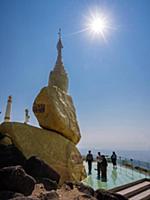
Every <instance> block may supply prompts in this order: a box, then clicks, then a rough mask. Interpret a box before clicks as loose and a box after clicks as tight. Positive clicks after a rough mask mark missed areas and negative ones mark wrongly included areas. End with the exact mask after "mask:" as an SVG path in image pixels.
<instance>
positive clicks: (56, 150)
mask: <svg viewBox="0 0 150 200" xmlns="http://www.w3.org/2000/svg"><path fill="white" fill-rule="evenodd" d="M0 132H1V133H4V134H6V133H7V135H9V136H10V137H11V138H12V141H13V143H14V144H15V146H16V147H17V148H18V149H19V150H20V151H21V152H22V153H23V155H24V156H25V157H26V158H27V159H28V158H29V157H31V156H38V157H39V158H40V159H42V160H43V161H45V162H46V163H47V164H48V165H49V166H50V167H52V168H53V169H54V170H55V171H56V172H57V173H59V174H60V176H61V178H60V184H62V183H63V182H64V181H66V180H67V181H68V180H71V181H81V180H83V179H84V178H85V176H86V173H85V168H84V166H83V161H82V157H81V155H80V152H79V151H78V149H77V148H76V146H75V145H74V144H73V143H72V142H71V141H69V140H68V139H66V138H65V137H63V136H61V135H59V134H57V133H55V132H53V131H48V130H44V129H40V128H37V127H34V126H30V125H27V124H23V123H18V122H4V123H3V124H1V125H0Z"/></svg>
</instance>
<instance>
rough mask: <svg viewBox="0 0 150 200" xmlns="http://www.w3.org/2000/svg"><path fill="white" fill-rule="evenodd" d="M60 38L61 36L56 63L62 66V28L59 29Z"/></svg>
mask: <svg viewBox="0 0 150 200" xmlns="http://www.w3.org/2000/svg"><path fill="white" fill-rule="evenodd" d="M58 36H59V40H58V43H57V51H58V55H57V61H56V63H57V64H58V63H59V64H60V63H62V52H61V49H62V48H63V45H62V41H61V29H60V28H59V32H58Z"/></svg>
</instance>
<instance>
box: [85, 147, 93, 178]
mask: <svg viewBox="0 0 150 200" xmlns="http://www.w3.org/2000/svg"><path fill="white" fill-rule="evenodd" d="M86 162H88V174H89V175H90V174H91V171H92V162H93V155H92V154H91V151H89V153H88V154H87V156H86Z"/></svg>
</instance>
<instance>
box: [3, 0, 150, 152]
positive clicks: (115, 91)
mask: <svg viewBox="0 0 150 200" xmlns="http://www.w3.org/2000/svg"><path fill="white" fill-rule="evenodd" d="M95 10H98V11H99V12H103V13H105V14H106V15H107V16H109V18H110V21H111V23H112V26H113V27H114V29H115V30H110V31H109V32H108V35H107V37H106V40H107V42H104V40H103V39H102V38H100V37H95V38H92V37H91V35H90V34H89V32H88V31H85V32H81V33H79V34H73V33H75V32H76V31H79V30H82V29H84V28H85V24H86V20H87V18H89V16H90V12H93V13H94V12H95ZM0 24H1V27H0V75H1V80H0V110H1V111H2V114H1V115H0V121H1V122H2V121H3V117H4V113H5V107H6V101H7V97H8V95H12V96H13V105H12V121H20V122H23V120H24V109H25V108H28V109H29V110H30V115H31V120H30V123H31V124H33V125H36V126H37V125H38V123H37V121H36V118H35V117H34V115H33V113H32V103H33V101H34V98H35V97H36V95H37V93H38V92H39V91H40V89H41V88H42V87H44V86H46V85H47V83H48V76H49V72H50V70H52V68H53V67H54V65H55V61H56V57H57V51H56V43H57V39H58V35H57V33H58V29H59V28H60V27H61V29H62V40H63V45H64V49H63V61H64V65H65V68H66V71H67V72H68V74H69V94H70V95H71V96H72V97H73V100H74V104H75V106H76V110H77V116H78V121H79V125H80V129H81V133H82V139H81V141H80V143H79V145H78V146H79V147H80V148H85V147H87V148H93V147H95V148H105V149H114V150H116V149H128V150H149V149H150V134H149V131H150V39H149V36H150V1H149V0H132V1H130V0H126V1H123V0H107V1H98V0H97V1H95V0H92V1H91V0H89V1H88V0H86V1H85V0H82V1H81V0H69V1H68V0H61V1H59V0H55V1H50V0H44V1H43V0H13V1H12V0H0Z"/></svg>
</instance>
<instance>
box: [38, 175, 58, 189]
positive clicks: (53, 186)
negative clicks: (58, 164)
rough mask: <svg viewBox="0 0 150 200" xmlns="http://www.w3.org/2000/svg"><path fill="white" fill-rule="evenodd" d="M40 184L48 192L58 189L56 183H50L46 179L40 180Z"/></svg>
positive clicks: (50, 181)
mask: <svg viewBox="0 0 150 200" xmlns="http://www.w3.org/2000/svg"><path fill="white" fill-rule="evenodd" d="M40 183H43V185H44V188H45V189H46V190H48V191H51V190H57V188H58V185H57V183H56V181H52V180H50V179H48V178H41V179H40Z"/></svg>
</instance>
